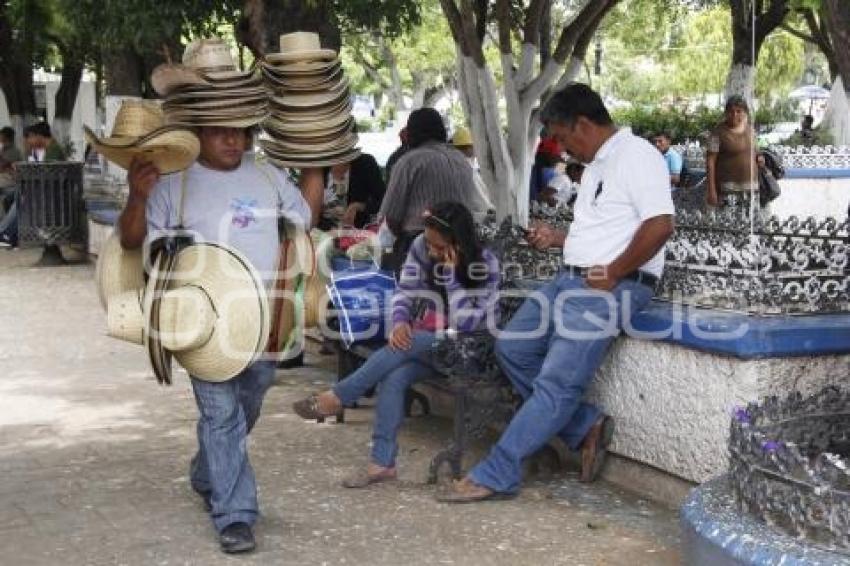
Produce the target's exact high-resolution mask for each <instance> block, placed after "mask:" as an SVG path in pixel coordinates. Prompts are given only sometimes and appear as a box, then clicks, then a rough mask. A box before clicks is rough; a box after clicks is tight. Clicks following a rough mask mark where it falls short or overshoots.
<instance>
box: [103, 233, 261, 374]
mask: <svg viewBox="0 0 850 566" xmlns="http://www.w3.org/2000/svg"><path fill="white" fill-rule="evenodd" d="M116 243H117V242H116ZM128 253H129V252H125V251H123V250H122V249H121V247H120V244H118V245H112V246H108V247H107V248H106V250H105V253H104V257H103V259H102V263H103V267H102V268H101V269H100V271H101V273H102V275H101V276H100V278H99V280H98V282H99V285H100V288H99V291H100V294H101V300H104V299H105V300H106V303H107V325H108V329H109V330H108V331H109V335H110V336H112V337H114V338H118V339H121V340H125V341H127V342H132V343H135V344H141V345H143V346H144V347H145V349H146V350H147V352H148V356H149V358H150V362H151V366H152V367H153V369H154V373H156V376H157V380H158V381H159V382H160V383H164V384H170V383H171V367H170V366H171V364H170V359H171V357H172V356H173V357H174V358H175V359H176V360H177V361H178V362H179V363H180V365H182V366H183V367H184V368H185V369H186V370H187V371H188V372H189V374H191V375H192V376H194V377H197V378H198V379H202V380H205V381H212V382H218V381H226V380H228V379H231V378H233V377H235V376H236V375H238V374H239V373H240V372H242V370H244V369H245V368H246V367H248V366H249V365H250V364H251V363H253V362H254V361H255V360H256V359H257V358H258V356H260V355H261V354H262V352H263V350H264V349H265V345H266V342H267V340H268V336H269V325H270V322H271V319H270V316H269V300H268V295H267V293H266V289H265V285H264V284H263V280H262V278H261V277H260V275H259V273H257V272H256V270H255V269H254V268H253V267H252V266H251V264H250V262H249V261H248V260H247V259H246V258H245V257H244V256H243V255H242V254H241V253H239V252H238V251H236V250H235V249H233V248H230V247H227V246H223V245H221V244H213V243H209V242H204V243H195V244H192V245H189V246H187V247H185V248H183V249H181V250H180V251H179V252H177V255H176V257H175V259H174V263H173V266H172V267H171V269H170V270H166V271H164V270H163V269H164V268H163V265H162V257H163V256H162V255H159V256H157V259H156V260H154V265H153V267H152V270H151V276H150V278H149V279H148V282H147V284H144V282H143V281H139V280H140V279H141V269H140V268H139V264H140V263H141V262H140V261H137V260H138V259H140V258H139V256H138V252H136V253H135V254H133V255H132V256H130V257H128ZM99 263H101V262H100V261H99ZM135 285H140V286H139V287H136V288H133V287H134V286H135Z"/></svg>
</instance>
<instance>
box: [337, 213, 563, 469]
mask: <svg viewBox="0 0 850 566" xmlns="http://www.w3.org/2000/svg"><path fill="white" fill-rule="evenodd" d="M550 220H554V221H555V222H556V223H559V224H562V223H563V218H561V219H559V218H550ZM559 220H561V221H560V222H559ZM480 232H481V239H482V241H483V242H484V243H485V245H486V246H487V247H488V248H490V249H491V250H492V251H493V252H494V253H495V254H496V255H497V256H498V257H499V260H500V263H501V266H502V285H501V287H502V290H503V291H505V293H503V296H502V297H501V298H500V300H499V313H498V320H497V321H496V322H497V327H498V328H502V327H504V324H505V323H506V322H507V321H508V320H510V318H511V316H513V314H514V313H515V312H516V310H517V309H518V308H519V306H520V304H522V301H523V298H524V296H525V295H526V294H527V293H528V291H529V290H531V289H533V288H534V287H536V286H537V285H539V284H540V282H541V281H544V280H546V279H549V278H551V277H553V276H554V275H555V273H556V272H557V270H558V268H559V266H560V264H561V251H560V250H549V251H538V250H535V249H534V248H531V247H530V246H529V245H527V243H526V242H525V240H524V238H523V232H522V230H521V229H520V228H519V227H518V226H516V225H513V224H511V222H510V219H507V220H505V221H504V222H503V223H502V224H501V226H499V227H498V228H497V226H496V223H495V220H494V219H490V220H489V221H488V222H485V223H483V224H482V225H481V226H480ZM382 346H383V343H382V342H373V343H368V344H362V343H361V344H355V345H354V346H353V347H352V348H351V349H345V348H343V347H342V346H340V347H339V348H338V377H339V379H342V378H344V377H345V376H346V375H348V374H349V373H351V372H352V371H353V370H354V369H356V368H357V367H358V366H359V365H360V364H361V363H362V362H363V360H365V359H366V358H367V357H368V356H369V355H370V354H371V353H372V352H374V351H375V350H377V349H378V348H380V347H382ZM494 347H495V336H493V334H491V333H490V331H489V330H481V331H476V332H469V333H460V334H459V333H446V335H444V336H443V337H442V338H439V339H437V340H436V341H435V343H434V350H433V351H434V359H435V363H436V370H437V372H436V374H435V375H434V376H432V377H430V378H428V379H426V380H425V381H424V383H425V384H427V385H428V386H430V387H432V388H435V389H437V390H439V391H443V392H446V393H449V394H450V395H451V396H452V397H453V399H454V416H453V419H454V420H453V422H454V430H453V434H452V438H451V439H450V441H449V442H448V444H447V446H446V447H445V448H444V449H443V450H441V451H440V452H438V453H437V454H436V455H435V456H434V457H433V458H432V460H431V464H430V468H429V475H428V480H429V482H430V483H435V482H436V481H437V478H438V474H439V471H440V469H441V468H442V467H443V466H444V465H448V466H449V468H450V470H451V473H452V475H453V476H454V477H455V478H459V477H460V476H461V473H462V461H463V454H464V451H465V450H466V447H467V444H468V441H469V440H470V439H473V438H478V437H480V436H482V435H483V434H484V433H485V432H486V431H487V429H488V428H489V427H490V426H492V425H493V424H494V423H500V422H506V421H507V420H509V419H510V417H511V415H512V414H513V412H514V410H515V409H516V407H517V406H518V404H519V402H520V400H519V399H518V397H517V396H516V394H515V393H514V391H513V389H512V387H511V385H510V383H509V382H508V380H507V378H506V377H505V376H504V374H503V373H502V371H501V369H500V367H499V365H498V363H497V361H496V357H495V353H494ZM415 403H419V404H420V405H421V407H422V412H423V413H424V414H428V413H429V412H430V405H429V402H428V399H427V397H425V396H424V395H422V394H421V393H419V392H417V391H414V390H411V394H410V395H409V396H408V399H407V408H406V409H407V411H406V412H407V415H408V416H410V414H411V412H412V406H413V405H414V404H415Z"/></svg>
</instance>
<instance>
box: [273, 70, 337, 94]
mask: <svg viewBox="0 0 850 566" xmlns="http://www.w3.org/2000/svg"><path fill="white" fill-rule="evenodd" d="M263 79H264V80H265V81H266V83H267V84H269V85H270V86H272V87H273V88H278V89H283V90H306V89H321V88H328V87H332V86H333V85H335V84H337V83H338V82H339V81H340V80H341V79H342V67H336V68H335V69H334V70H333V72H331V73H322V74H320V75H305V76H280V75H278V74H275V73H270V72H268V71H266V70H265V69H263Z"/></svg>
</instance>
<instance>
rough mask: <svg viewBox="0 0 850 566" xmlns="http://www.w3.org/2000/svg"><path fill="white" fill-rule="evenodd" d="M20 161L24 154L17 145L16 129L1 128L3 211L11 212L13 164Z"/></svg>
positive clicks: (0, 161)
mask: <svg viewBox="0 0 850 566" xmlns="http://www.w3.org/2000/svg"><path fill="white" fill-rule="evenodd" d="M18 161H23V156H22V155H21V150H19V149H18V148H17V147H16V146H15V130H14V129H13V128H10V127H9V126H6V127H5V128H3V129H2V130H0V199H2V206H3V212H9V209H10V208H11V206H12V203H13V201H14V198H15V171H14V167H13V164H14V163H16V162H18Z"/></svg>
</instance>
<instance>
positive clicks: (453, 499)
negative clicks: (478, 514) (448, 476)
mask: <svg viewBox="0 0 850 566" xmlns="http://www.w3.org/2000/svg"><path fill="white" fill-rule="evenodd" d="M513 496H514V495H513V494H511V493H499V492H498V491H493V490H492V489H490V488H488V487H484V486H483V485H478V484H477V483H475V482H474V481H472V480H471V479H469V476H467V477H465V478H463V479H462V480H455V481H453V482H452V484H451V487H449V488H448V489H445V490H442V491H438V492H437V493H436V494H435V496H434V497H435V498H436V499H437V501H441V502H443V503H475V502H476V501H487V500H495V499H509V498H511V497H513Z"/></svg>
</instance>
